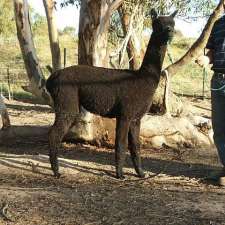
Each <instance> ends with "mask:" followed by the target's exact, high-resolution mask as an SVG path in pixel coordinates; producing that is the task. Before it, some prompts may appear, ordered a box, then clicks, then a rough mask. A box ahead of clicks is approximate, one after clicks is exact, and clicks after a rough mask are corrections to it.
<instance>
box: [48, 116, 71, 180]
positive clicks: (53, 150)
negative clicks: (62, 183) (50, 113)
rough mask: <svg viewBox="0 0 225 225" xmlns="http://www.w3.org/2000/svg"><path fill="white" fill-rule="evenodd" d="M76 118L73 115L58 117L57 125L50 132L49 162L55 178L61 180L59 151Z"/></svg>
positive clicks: (56, 119)
mask: <svg viewBox="0 0 225 225" xmlns="http://www.w3.org/2000/svg"><path fill="white" fill-rule="evenodd" d="M73 121H74V118H73V116H72V115H65V114H60V115H56V118H55V123H54V124H53V126H52V127H51V129H50V131H49V160H50V163H51V168H52V171H53V173H54V176H55V177H57V178H59V177H60V173H59V164H58V157H57V155H58V150H59V148H60V145H61V142H62V139H63V137H64V136H65V134H66V133H67V132H68V130H69V128H70V127H71V125H72V123H73Z"/></svg>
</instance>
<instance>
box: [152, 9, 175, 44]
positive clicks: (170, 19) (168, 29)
mask: <svg viewBox="0 0 225 225" xmlns="http://www.w3.org/2000/svg"><path fill="white" fill-rule="evenodd" d="M176 14H177V11H175V12H174V13H172V14H171V15H169V16H158V14H157V12H156V11H155V9H152V10H151V18H152V29H153V32H152V36H154V38H155V40H156V41H157V42H158V43H159V44H167V43H168V42H170V41H171V40H172V37H173V33H174V26H175V21H174V17H175V16H176Z"/></svg>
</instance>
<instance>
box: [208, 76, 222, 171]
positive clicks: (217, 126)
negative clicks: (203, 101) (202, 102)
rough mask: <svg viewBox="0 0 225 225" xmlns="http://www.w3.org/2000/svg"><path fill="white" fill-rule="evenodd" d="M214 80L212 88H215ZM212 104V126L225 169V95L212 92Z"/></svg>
mask: <svg viewBox="0 0 225 225" xmlns="http://www.w3.org/2000/svg"><path fill="white" fill-rule="evenodd" d="M213 82H214V81H213V80H212V86H213ZM211 102H212V126H213V132H214V136H213V139H214V142H215V145H216V147H217V151H218V154H219V158H220V161H221V163H222V164H223V166H224V167H225V95H224V96H223V95H221V94H220V93H219V91H212V92H211Z"/></svg>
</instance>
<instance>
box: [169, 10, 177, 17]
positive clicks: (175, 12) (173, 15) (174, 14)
mask: <svg viewBox="0 0 225 225" xmlns="http://www.w3.org/2000/svg"><path fill="white" fill-rule="evenodd" d="M177 13H178V10H176V11H174V12H173V13H172V14H171V15H170V16H171V17H173V18H174V17H175V16H176V15H177Z"/></svg>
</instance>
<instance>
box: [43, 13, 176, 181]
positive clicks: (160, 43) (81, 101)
mask: <svg viewBox="0 0 225 225" xmlns="http://www.w3.org/2000/svg"><path fill="white" fill-rule="evenodd" d="M176 13H177V11H175V12H174V13H173V14H171V15H170V16H159V17H158V15H157V13H156V11H155V10H154V9H153V10H151V18H152V27H153V32H152V35H151V38H150V41H149V44H148V47H147V51H146V54H145V57H144V60H143V63H142V65H141V67H140V69H139V70H137V71H132V70H122V69H106V68H100V67H93V66H87V65H80V66H71V67H68V68H65V69H62V70H58V71H56V72H54V73H53V74H52V75H51V76H50V77H49V78H48V80H47V83H46V87H47V90H48V91H49V93H50V94H51V96H52V99H53V102H54V107H55V122H54V124H53V126H52V127H51V128H50V131H49V148H50V152H49V156H50V163H51V168H52V170H53V172H54V176H56V177H59V176H60V173H59V171H58V170H59V166H58V159H57V153H58V149H59V147H60V144H61V141H62V139H63V137H64V135H65V134H66V133H67V132H68V130H69V128H71V126H72V125H73V124H74V122H75V121H76V118H77V115H78V114H79V112H80V106H82V107H84V108H85V109H86V110H87V111H89V112H91V113H95V114H98V115H101V116H104V117H108V118H116V138H115V166H116V177H117V178H123V177H124V175H123V164H124V161H125V151H126V149H127V147H128V148H129V150H130V155H131V159H132V162H133V165H134V168H135V171H136V173H137V175H138V176H139V177H144V176H145V174H144V172H143V170H142V168H141V158H140V155H139V152H140V144H139V133H140V121H141V118H142V117H143V116H144V114H145V113H146V112H147V111H148V110H149V108H150V106H151V104H152V99H153V95H154V92H155V90H156V88H157V86H158V83H159V80H160V74H161V70H162V64H163V60H164V56H165V53H166V48H167V43H168V41H169V40H170V39H171V38H172V35H173V31H174V25H175V22H174V17H175V15H176ZM128 144H129V145H128Z"/></svg>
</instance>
